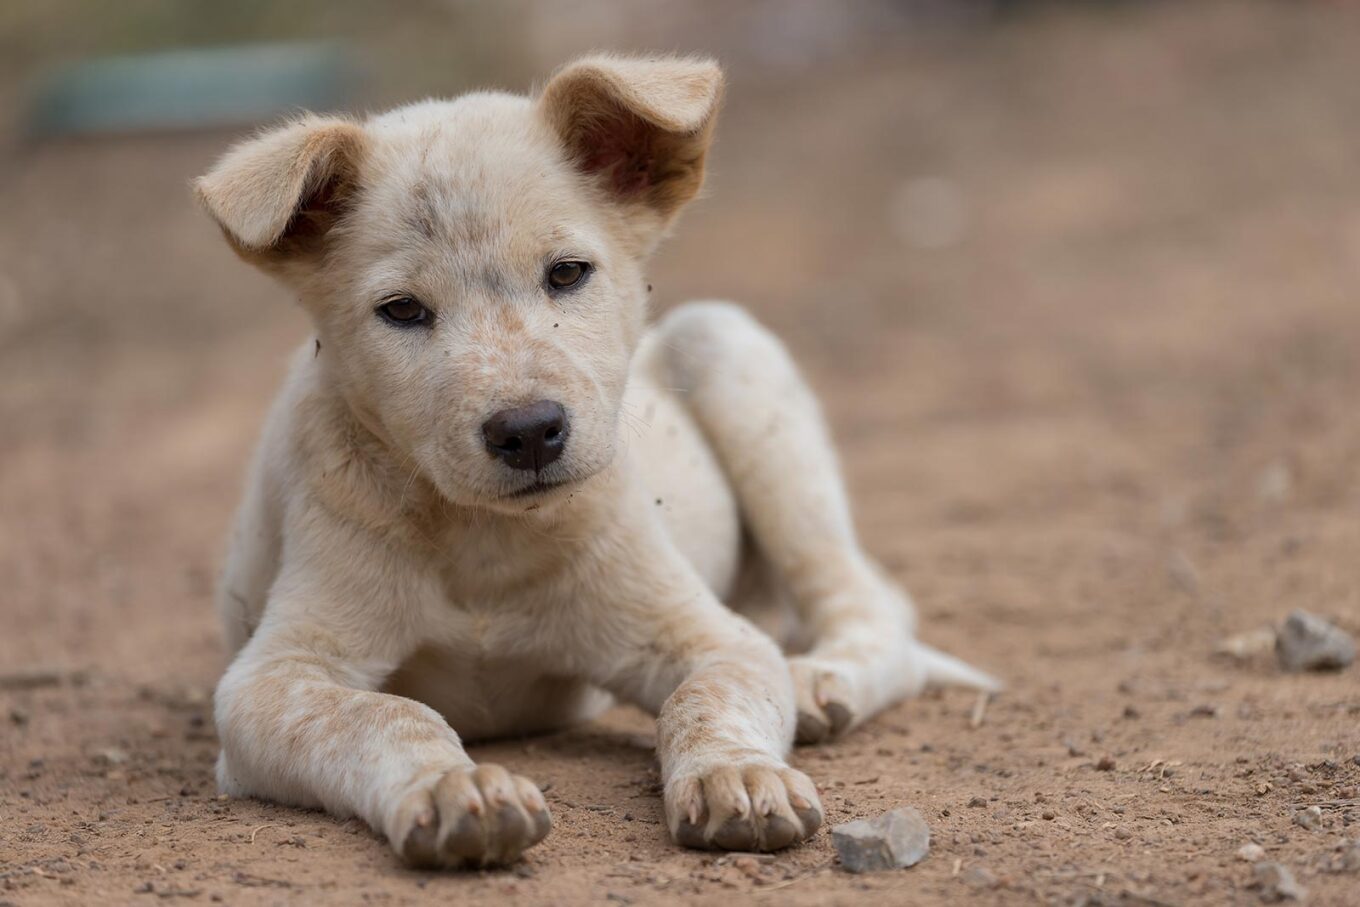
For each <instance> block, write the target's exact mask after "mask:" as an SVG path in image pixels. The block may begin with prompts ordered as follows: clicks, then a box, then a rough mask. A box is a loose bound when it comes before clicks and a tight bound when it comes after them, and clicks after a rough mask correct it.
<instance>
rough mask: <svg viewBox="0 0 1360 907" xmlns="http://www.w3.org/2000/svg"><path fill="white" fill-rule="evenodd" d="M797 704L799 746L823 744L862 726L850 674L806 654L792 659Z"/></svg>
mask: <svg viewBox="0 0 1360 907" xmlns="http://www.w3.org/2000/svg"><path fill="white" fill-rule="evenodd" d="M789 670H790V671H792V672H793V690H794V696H795V697H796V701H797V704H798V730H797V733H796V739H797V741H798V742H799V743H821V742H823V741H825V740H830V739H834V738H836V737H839V736H841V735H842V734H844V733H845V732H846V731H848V730H850V728H852V727H854V726H855V725H856V724H858V723H859V721H860V719H861V718H862V717H863V716H861V715H860V714H859V713H858V711H857V710H856V709H855V707H854V704H853V703H854V701H855V698H854V690H853V688H852V686H851V680H850V677H849V674H848V673H847V672H846V671H844V670H841V669H840V668H838V667H837V666H836V665H834V664H832V663H831V662H829V661H826V660H823V659H818V658H814V657H811V656H807V655H798V656H795V657H793V658H790V659H789Z"/></svg>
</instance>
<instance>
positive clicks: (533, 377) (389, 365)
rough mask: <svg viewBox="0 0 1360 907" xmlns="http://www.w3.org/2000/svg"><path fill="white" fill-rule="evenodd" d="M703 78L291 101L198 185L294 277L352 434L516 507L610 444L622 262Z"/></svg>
mask: <svg viewBox="0 0 1360 907" xmlns="http://www.w3.org/2000/svg"><path fill="white" fill-rule="evenodd" d="M721 91H722V74H721V71H720V70H719V69H718V67H717V66H716V65H715V64H714V63H712V62H710V61H706V60H691V59H680V58H665V59H629V58H619V57H610V56H602V57H591V58H586V59H583V60H579V61H577V62H575V63H572V64H570V65H568V66H567V67H565V68H564V69H562V70H561V71H559V72H558V73H557V74H556V75H555V76H554V77H553V78H552V79H551V80H550V81H549V82H548V84H547V85H546V86H545V87H544V89H543V91H542V92H541V93H540V94H539V95H538V96H537V97H536V98H532V99H530V98H524V97H518V96H512V95H505V94H472V95H466V96H464V97H461V98H459V99H457V100H454V101H450V102H426V103H421V104H415V105H412V106H410V107H404V108H401V109H398V110H395V111H393V112H391V113H388V114H385V115H383V116H379V117H376V118H374V119H371V120H368V121H366V122H355V121H350V120H344V119H333V118H326V117H318V116H307V117H304V118H302V119H300V120H298V121H296V122H293V123H291V124H289V125H286V126H283V127H280V128H278V129H275V130H273V131H270V132H266V133H264V134H262V135H260V136H258V137H256V138H254V139H251V140H249V141H247V142H244V143H243V144H240V145H238V146H236V147H235V148H233V149H231V150H230V151H229V152H228V153H227V154H226V155H225V156H224V157H223V158H222V160H221V161H220V162H219V163H218V164H217V166H216V167H215V168H214V169H213V170H212V171H211V172H210V173H208V174H207V175H206V176H204V177H202V178H201V179H200V180H199V181H198V183H197V185H196V188H197V193H198V197H199V199H200V200H201V201H202V203H203V204H204V206H205V207H206V208H207V209H208V211H209V212H210V213H211V214H212V216H213V217H214V218H215V219H216V220H217V222H218V223H219V224H220V225H221V227H222V229H223V231H224V233H225V234H226V236H227V239H228V240H229V241H230V242H231V244H232V246H233V247H234V248H235V249H236V250H237V252H238V253H240V254H241V255H242V257H244V258H245V259H247V260H248V261H250V262H252V263H254V264H256V265H257V266H259V267H261V268H262V269H264V270H266V271H268V272H269V273H271V274H274V275H275V276H277V277H279V278H280V279H281V280H283V281H284V282H285V283H287V284H288V285H289V286H291V287H292V288H293V289H294V290H295V291H296V293H297V294H298V297H299V298H300V300H301V302H302V304H303V305H304V307H305V308H306V309H307V310H308V311H309V313H310V314H311V316H312V317H313V319H314V320H315V322H316V325H317V330H318V332H319V335H320V339H321V343H322V349H323V353H322V355H323V356H324V357H325V361H326V366H327V368H328V369H329V374H330V375H331V376H332V380H334V381H335V382H336V384H337V386H338V390H339V391H340V393H342V394H343V395H344V397H345V400H346V401H347V403H348V405H349V406H350V407H351V409H352V410H353V411H354V413H355V415H356V416H357V417H358V418H359V419H360V420H361V421H362V422H363V423H364V424H365V425H366V426H368V427H369V429H370V430H372V431H373V432H374V433H375V434H377V435H378V436H379V437H380V438H382V439H383V440H384V441H385V442H386V443H387V444H389V445H390V446H391V447H392V448H393V449H394V450H395V451H396V452H397V453H398V454H399V455H401V456H402V457H403V458H404V459H409V460H410V462H412V463H413V464H415V466H416V467H417V468H419V469H420V470H421V471H422V472H423V473H424V474H425V475H426V476H427V477H428V478H429V479H430V480H431V481H432V482H433V483H434V484H435V485H436V486H437V487H438V488H439V489H440V491H441V493H442V494H443V495H444V496H445V497H447V498H448V499H449V500H451V501H453V502H455V503H461V504H469V505H476V506H484V507H491V508H494V509H503V510H507V511H522V510H524V509H525V507H526V506H527V505H529V504H531V503H539V504H541V503H545V502H547V501H551V500H556V499H560V498H562V497H564V496H565V490H566V489H568V488H570V487H571V486H572V485H574V484H575V483H577V482H579V481H582V480H584V479H585V478H588V477H589V476H591V475H592V474H594V473H595V472H597V471H599V470H600V469H602V468H603V467H604V466H605V465H607V464H608V463H609V462H610V460H611V459H612V457H613V455H614V450H615V447H616V444H617V435H618V431H619V427H618V426H619V407H620V401H621V398H622V395H623V390H624V384H625V381H626V378H627V373H628V368H629V361H630V359H631V356H632V352H633V349H634V346H635V344H636V342H637V339H638V336H639V334H640V332H641V329H642V321H643V316H644V314H645V301H646V283H645V279H644V276H643V272H642V268H643V265H644V263H645V261H646V258H647V256H648V255H649V254H650V252H651V251H652V249H653V248H654V247H655V245H656V243H657V242H658V240H659V239H660V238H661V236H662V235H663V233H664V232H665V230H666V228H667V226H668V225H669V224H670V222H671V221H672V219H673V218H674V216H675V214H676V213H677V212H678V211H679V209H680V208H681V206H683V205H684V203H685V202H687V201H688V200H689V199H691V198H692V197H693V196H694V194H695V193H696V192H697V191H698V190H699V187H700V185H701V183H702V181H703V171H704V158H705V154H706V152H707V150H708V145H709V140H710V136H711V132H712V126H713V120H714V116H715V113H716V111H717V107H718V103H719V99H720V95H721Z"/></svg>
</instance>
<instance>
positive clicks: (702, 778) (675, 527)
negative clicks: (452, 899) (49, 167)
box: [196, 56, 990, 867]
mask: <svg viewBox="0 0 1360 907" xmlns="http://www.w3.org/2000/svg"><path fill="white" fill-rule="evenodd" d="M722 87H723V79H722V74H721V71H720V70H719V68H718V67H717V66H716V65H715V64H714V63H713V62H711V61H708V60H701V59H687V58H653V59H641V58H625V57H616V56H595V57H589V58H586V59H582V60H579V61H577V62H575V63H572V64H571V65H569V66H566V67H565V68H563V69H562V70H560V71H559V72H558V73H557V74H556V75H555V76H553V77H552V79H551V80H550V81H549V82H548V83H547V85H546V86H545V87H544V88H543V90H542V91H541V92H540V93H539V94H538V95H537V96H536V97H533V98H527V97H521V96H514V95H509V94H496V93H478V94H469V95H466V96H463V97H461V98H459V99H457V100H455V101H451V102H425V103H420V104H414V105H412V106H409V107H403V108H400V109H398V110H395V111H393V112H391V113H388V114H385V115H383V116H378V117H375V118H373V119H369V120H366V121H362V122H360V121H355V120H349V119H339V118H333V117H322V116H305V117H303V118H301V119H298V120H297V121H295V122H292V123H290V124H288V125H285V126H282V127H279V128H276V129H273V130H272V131H268V132H265V133H263V134H261V135H259V136H258V137H256V138H253V139H250V140H248V141H246V142H243V143H242V144H240V145H237V146H236V147H234V148H232V149H231V150H230V151H229V152H228V153H227V154H226V155H225V156H224V157H223V158H222V159H221V160H220V162H218V164H217V165H216V166H215V167H214V168H213V169H212V171H211V172H210V173H208V174H207V175H206V176H204V177H202V178H201V179H199V180H198V181H197V184H196V190H197V195H198V198H199V200H200V201H201V202H202V204H203V206H204V207H205V208H206V209H207V211H208V213H209V214H210V215H211V216H212V217H213V218H214V219H215V220H216V221H217V223H218V224H219V225H220V227H221V228H222V231H223V233H224V234H225V236H226V238H227V240H228V242H229V243H230V244H231V246H232V247H233V248H234V249H235V251H236V252H237V253H238V254H239V255H240V256H241V257H242V258H244V259H245V260H246V261H248V262H250V263H251V264H254V265H256V266H258V267H259V268H261V269H263V270H264V271H266V272H268V273H270V274H272V275H274V276H276V277H277V278H278V279H280V280H281V281H282V282H283V283H284V284H285V285H286V286H287V287H288V288H289V289H290V290H291V291H292V292H293V293H294V294H295V295H296V297H297V299H298V300H299V302H300V303H301V305H302V306H303V308H305V309H306V311H307V312H308V314H309V315H310V316H311V318H312V320H313V322H314V324H315V328H316V336H315V338H314V339H309V340H308V341H307V343H306V344H305V345H304V346H303V348H302V349H300V350H299V351H298V353H297V356H296V358H295V359H294V361H293V363H292V367H291V370H290V372H289V375H288V378H287V381H286V383H285V385H284V388H283V391H282V393H281V395H280V396H279V398H278V401H277V403H276V404H275V406H274V408H273V410H272V412H271V414H270V416H269V418H268V422H267V424H266V427H265V431H264V437H263V439H262V441H261V444H260V447H259V450H258V454H257V456H256V459H255V462H254V464H253V467H252V471H251V475H250V479H249V485H248V490H247V492H246V496H245V500H244V503H243V505H242V507H241V509H240V513H239V516H238V518H237V522H236V525H235V530H234V535H233V538H232V544H231V550H230V554H229V557H228V560H227V564H226V568H225V571H224V576H223V580H222V583H221V587H220V592H219V596H218V599H219V608H220V611H221V616H222V619H223V623H224V626H225V631H226V637H227V641H228V644H229V646H230V648H231V649H232V651H233V652H234V653H235V657H234V659H233V661H232V662H231V665H230V667H229V668H228V669H227V671H226V674H225V675H224V676H223V678H222V680H221V683H220V685H219V686H218V688H217V694H216V719H217V727H218V731H219V733H220V735H221V740H222V752H221V757H220V760H219V762H218V782H219V784H220V786H221V789H222V790H223V791H224V792H226V793H228V794H231V795H234V796H254V797H263V798H267V799H270V800H274V801H277V802H280V803H286V804H295V805H299V806H311V807H322V808H325V809H326V810H328V811H330V812H332V813H334V814H336V815H340V816H349V815H357V816H359V817H361V818H363V819H364V820H365V821H366V822H368V823H369V825H371V826H372V827H373V828H374V829H377V830H380V831H381V832H382V833H383V834H384V835H386V837H387V839H388V840H389V841H390V842H391V845H392V847H393V848H394V849H395V850H396V851H397V853H398V854H400V855H401V856H402V857H403V858H404V859H405V860H406V861H408V862H409V863H412V864H415V865H422V866H448V867H457V866H481V865H488V864H503V863H507V862H510V861H513V860H515V859H516V858H517V857H519V855H520V854H521V853H522V852H523V851H524V850H525V849H526V848H528V847H531V846H533V845H534V844H536V843H538V842H539V841H541V840H543V838H544V836H545V835H547V833H548V831H549V829H550V826H551V819H550V816H549V812H548V807H547V804H546V803H545V801H544V798H543V796H542V794H541V793H540V791H539V788H538V786H537V785H536V784H534V783H533V782H532V781H530V780H529V779H527V778H523V777H520V776H517V775H514V774H511V773H510V772H508V771H506V770H505V769H504V768H501V767H499V766H496V765H488V764H480V765H478V764H475V763H474V762H473V761H472V760H471V759H470V758H469V757H468V755H467V753H466V752H465V751H464V749H463V741H464V740H465V739H473V738H487V737H496V736H502V735H511V734H525V733H533V732H539V731H547V730H550V729H553V728H560V727H564V726H567V725H571V724H573V723H576V722H580V721H583V720H585V719H588V718H589V717H590V716H592V715H594V714H596V713H597V712H598V711H599V710H600V709H601V708H602V707H603V706H604V705H606V704H607V703H608V702H609V701H611V697H613V698H617V699H619V700H623V701H626V702H631V703H636V704H637V705H639V706H641V707H642V708H644V709H647V710H649V711H651V712H652V713H654V714H656V716H657V751H658V755H659V758H660V763H661V771H662V777H663V780H664V785H665V794H664V805H665V815H666V821H667V823H668V826H669V829H670V832H671V834H672V835H673V837H674V838H675V840H676V841H678V842H679V843H681V844H683V845H686V846H690V847H699V848H720V849H730V850H777V849H779V848H783V847H787V846H789V845H791V844H794V843H795V842H798V841H801V840H803V839H805V838H807V837H808V836H809V835H811V834H812V833H813V832H814V831H815V830H816V829H817V827H818V825H819V824H820V823H821V821H822V808H821V805H820V803H819V801H818V797H817V789H816V788H815V787H814V786H813V783H812V782H811V781H810V780H809V779H808V777H807V776H806V775H804V774H803V773H802V772H800V771H797V770H795V769H793V768H791V767H790V766H789V765H788V763H787V762H786V761H785V758H786V756H787V754H788V751H789V747H790V745H791V744H792V743H793V741H794V739H795V736H797V737H798V738H799V739H801V740H804V741H818V740H822V739H826V738H828V737H832V736H836V735H839V734H842V733H844V732H845V731H846V730H848V729H849V728H851V727H853V726H855V725H856V724H857V723H859V722H860V721H862V720H863V719H864V718H866V717H867V716H869V715H872V714H873V713H874V712H876V711H878V710H880V709H882V708H883V707H884V706H886V705H888V704H890V703H892V702H894V701H895V700H898V699H900V698H902V697H904V696H907V695H910V694H913V693H915V692H917V691H919V690H920V689H921V687H922V686H923V685H924V684H925V683H926V682H927V681H928V680H940V681H954V682H963V683H971V684H975V685H988V684H989V683H990V681H989V680H988V678H986V677H985V676H984V675H982V674H980V673H978V672H976V671H973V670H972V669H970V668H968V667H967V666H966V665H963V664H962V663H961V662H958V661H956V660H954V659H952V658H950V657H948V656H945V655H942V654H940V653H937V652H935V651H933V650H931V649H928V648H926V647H924V646H922V645H920V644H919V643H917V642H915V641H914V638H913V632H914V627H913V615H912V609H911V607H910V605H909V604H908V602H907V600H906V598H905V596H904V595H903V594H902V593H901V592H900V591H899V590H897V589H896V588H894V586H893V585H892V584H891V583H890V582H889V581H887V580H886V579H885V577H884V576H883V574H882V573H881V571H879V570H878V569H877V568H876V567H875V565H874V564H873V562H872V561H871V560H870V558H869V557H868V556H867V555H866V554H865V552H864V551H863V550H862V548H861V547H860V544H859V542H858V541H857V540H856V537H855V532H854V529H853V526H852V523H851V518H850V511H849V507H848V505H847V500H846V493H845V489H844V487H843V484H842V481H841V479H840V476H839V472H838V468H837V464H836V460H835V456H834V454H833V451H832V447H831V444H830V442H829V440H828V437H827V430H826V427H825V425H824V424H823V420H822V417H821V415H820V413H819V410H818V407H817V403H816V401H815V400H814V399H813V396H812V394H811V393H810V392H809V390H808V388H807V386H806V385H805V384H804V382H803V381H802V379H801V378H800V377H799V374H798V372H797V370H796V369H795V368H794V365H793V363H792V362H791V361H790V359H789V356H788V354H787V353H786V351H785V350H784V348H783V347H782V346H781V345H780V343H779V341H777V340H776V339H775V338H774V337H773V336H771V335H770V334H769V333H768V332H767V331H765V330H764V329H763V328H761V327H760V326H759V325H758V324H757V323H756V322H755V321H753V320H752V319H751V318H750V317H749V316H748V315H746V314H745V313H744V312H743V311H742V310H741V309H739V308H736V307H734V306H731V305H727V304H722V303H701V304H691V305H688V306H685V307H683V308H680V309H677V310H675V311H674V312H672V313H671V314H670V315H668V316H667V317H666V318H664V319H663V320H662V321H661V322H660V323H659V324H657V325H656V326H654V327H651V328H648V327H647V326H646V324H645V322H644V318H645V315H646V308H647V305H646V301H647V294H648V290H649V287H648V286H647V282H646V278H645V276H644V274H645V272H644V269H645V267H646V264H647V260H648V257H649V256H650V255H651V253H652V251H653V249H654V248H655V247H656V245H657V243H658V242H659V240H660V239H661V238H662V236H663V234H664V233H665V232H666V231H667V229H668V227H669V226H670V225H671V223H672V221H673V220H674V218H675V216H676V214H677V213H678V212H679V210H680V208H681V207H682V206H683V205H684V204H685V203H686V202H687V201H689V200H690V199H691V198H693V197H694V195H695V193H696V192H698V191H699V188H700V185H701V184H702V182H703V176H704V159H705V155H706V153H707V151H708V147H709V141H710V138H711V136H712V132H713V124H714V118H715V115H716V113H717V110H718V106H719V101H720V99H721V96H722ZM745 539H749V543H746V542H744V540H745ZM775 596H782V597H783V598H785V599H787V600H788V601H790V602H791V603H792V605H793V606H794V608H795V610H796V612H797V614H798V615H799V617H800V620H801V625H802V628H803V630H804V631H805V633H806V635H807V637H808V639H809V640H810V648H809V649H808V650H807V651H806V653H805V654H802V655H798V656H796V657H793V658H791V659H788V660H786V659H785V657H784V655H783V654H782V653H781V651H780V648H779V647H778V645H777V644H776V642H775V641H774V640H773V639H772V638H771V637H770V636H768V635H766V634H764V633H762V632H761V631H759V630H757V629H756V627H755V626H754V625H753V624H752V623H751V622H750V621H748V620H747V619H746V618H744V617H742V616H740V614H739V613H738V612H740V611H742V610H743V609H746V608H750V607H754V605H756V604H758V603H760V602H767V601H770V600H772V598H773V597H775ZM724 600H727V601H728V605H725V604H724Z"/></svg>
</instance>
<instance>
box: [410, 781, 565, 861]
mask: <svg viewBox="0 0 1360 907" xmlns="http://www.w3.org/2000/svg"><path fill="white" fill-rule="evenodd" d="M551 828H552V816H551V815H550V814H549V813H548V804H547V801H545V800H544V799H543V794H542V793H541V792H540V791H539V789H538V786H537V785H535V784H534V783H533V782H532V781H530V780H529V779H528V778H523V777H521V776H519V775H512V774H510V773H509V772H508V771H506V770H505V769H503V768H501V767H500V766H499V765H479V766H477V767H475V768H459V769H454V770H453V771H451V772H448V773H447V774H445V775H442V776H440V777H438V778H436V779H434V780H433V781H431V782H429V783H427V784H423V785H422V786H421V787H420V788H419V789H417V790H415V791H413V792H411V793H410V794H408V795H407V796H406V798H405V799H404V800H403V801H402V802H401V804H400V805H399V806H398V807H397V810H396V813H395V814H394V817H393V822H392V823H391V827H390V828H389V832H388V833H389V836H390V838H391V840H392V846H393V848H395V849H396V851H397V853H399V854H401V856H402V859H404V860H405V861H406V862H407V863H409V864H410V865H412V866H421V867H443V868H460V867H465V866H497V865H504V864H507V863H512V862H514V861H515V860H517V859H519V856H520V854H522V853H523V852H524V851H525V850H527V849H528V848H530V847H533V846H534V845H535V844H537V843H538V842H539V841H542V840H543V839H544V838H545V837H547V835H548V831H549V830H550V829H551Z"/></svg>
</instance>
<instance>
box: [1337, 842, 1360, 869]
mask: <svg viewBox="0 0 1360 907" xmlns="http://www.w3.org/2000/svg"><path fill="white" fill-rule="evenodd" d="M1334 865H1335V867H1336V871H1337V872H1360V839H1356V840H1354V841H1352V842H1350V843H1349V844H1347V845H1345V848H1344V849H1343V850H1342V851H1341V855H1340V856H1339V857H1337V859H1336V862H1335V864H1334Z"/></svg>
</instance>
